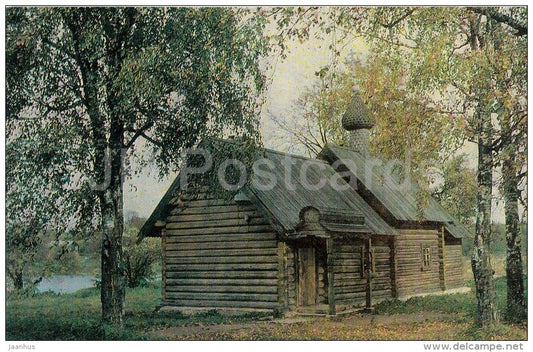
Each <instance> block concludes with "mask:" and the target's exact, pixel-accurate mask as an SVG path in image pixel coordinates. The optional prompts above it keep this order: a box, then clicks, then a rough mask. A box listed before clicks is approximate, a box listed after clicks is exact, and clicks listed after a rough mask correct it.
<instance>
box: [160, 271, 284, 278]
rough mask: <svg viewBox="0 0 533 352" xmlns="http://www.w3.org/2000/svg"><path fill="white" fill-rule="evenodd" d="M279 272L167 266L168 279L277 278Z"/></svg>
mask: <svg viewBox="0 0 533 352" xmlns="http://www.w3.org/2000/svg"><path fill="white" fill-rule="evenodd" d="M277 276H278V272H277V271H275V270H263V271H260V270H253V271H242V270H234V271H231V270H225V271H188V270H187V271H169V270H168V268H167V272H166V277H167V279H191V280H192V279H206V280H213V279H236V280H241V279H242V280H244V279H276V280H277Z"/></svg>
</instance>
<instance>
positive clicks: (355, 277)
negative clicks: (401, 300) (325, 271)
mask: <svg viewBox="0 0 533 352" xmlns="http://www.w3.org/2000/svg"><path fill="white" fill-rule="evenodd" d="M365 242H366V241H364V240H362V239H355V238H352V239H349V240H347V239H337V240H335V241H334V247H333V251H334V268H333V269H334V272H335V275H334V277H335V279H334V281H335V286H334V290H335V304H336V305H338V306H356V307H357V306H363V305H365V303H366V289H367V279H366V276H365V273H364V267H363V262H362V261H361V258H362V256H364V251H365ZM372 250H373V253H374V263H373V265H372V267H373V274H374V275H373V279H372V301H373V302H374V301H376V302H377V301H381V300H383V299H389V298H391V297H392V281H391V274H392V273H391V250H392V249H391V245H390V239H389V238H386V237H372Z"/></svg>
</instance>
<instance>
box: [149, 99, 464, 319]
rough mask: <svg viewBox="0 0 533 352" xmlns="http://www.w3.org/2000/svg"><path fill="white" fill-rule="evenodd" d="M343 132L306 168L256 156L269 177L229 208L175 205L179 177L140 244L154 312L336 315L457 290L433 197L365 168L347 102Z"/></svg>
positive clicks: (196, 201) (453, 249)
mask: <svg viewBox="0 0 533 352" xmlns="http://www.w3.org/2000/svg"><path fill="white" fill-rule="evenodd" d="M343 126H344V128H346V129H348V130H350V131H352V137H353V141H352V143H351V145H352V148H343V147H339V146H335V145H328V146H326V147H325V148H324V149H323V150H322V152H321V153H320V154H319V155H318V156H317V158H316V159H311V158H304V157H301V156H296V155H290V154H286V153H280V152H277V151H273V150H262V151H261V153H259V154H260V155H261V158H263V159H266V160H267V161H268V165H270V166H271V167H270V169H269V171H270V174H268V175H266V174H264V173H257V174H254V177H253V179H252V181H251V182H249V183H248V184H246V185H245V186H244V187H243V188H242V189H241V190H240V191H239V192H238V193H237V194H236V195H235V197H234V198H233V199H231V200H224V199H217V197H214V196H213V195H212V194H210V193H209V190H207V192H205V193H202V194H203V196H202V197H200V198H198V197H195V198H188V197H186V196H180V195H179V194H183V193H180V181H179V176H178V178H176V180H175V181H174V182H173V184H172V185H171V187H170V188H169V190H168V191H167V193H166V194H165V196H164V197H163V198H162V200H161V202H160V203H159V204H158V206H157V207H156V209H155V210H154V212H153V213H152V215H151V216H150V218H149V219H148V220H147V222H146V223H145V225H144V226H143V228H142V229H141V232H140V234H139V237H140V239H142V238H143V237H147V236H156V237H161V240H162V301H161V307H173V308H174V309H180V310H183V311H191V310H195V309H216V310H223V311H250V310H257V311H264V310H269V311H273V312H275V313H276V314H287V313H302V314H326V315H335V314H339V313H342V312H348V311H352V310H354V309H361V308H367V309H369V308H371V307H372V306H373V304H375V303H376V302H379V301H382V300H386V299H393V298H406V297H410V296H412V295H420V294H429V293H443V292H454V291H457V290H461V289H464V282H463V263H462V254H461V244H462V240H461V239H462V238H463V237H464V236H468V233H467V231H466V229H465V228H464V227H463V226H462V225H461V224H459V223H458V222H457V221H456V220H454V219H453V217H451V216H450V215H449V214H448V213H447V212H446V211H445V210H444V209H443V208H442V207H441V206H440V205H439V204H438V203H437V202H436V201H435V200H434V199H431V198H430V199H429V200H427V201H426V202H424V203H423V205H421V204H420V202H419V201H418V200H417V194H418V188H417V186H416V182H412V181H411V180H409V179H407V180H406V177H404V180H403V181H401V182H400V181H398V180H396V181H398V182H396V181H394V177H391V176H390V175H388V174H389V173H391V172H390V170H388V169H390V168H387V167H384V166H383V162H380V161H379V160H378V159H375V158H373V162H372V163H371V164H372V165H371V167H369V165H368V163H369V162H368V161H369V160H370V154H369V153H368V150H367V139H368V130H369V129H370V128H372V126H373V119H372V117H371V115H370V113H369V112H368V110H367V109H366V107H365V106H364V104H363V102H362V100H361V98H360V97H359V96H358V95H355V96H354V99H353V102H352V104H351V106H350V108H349V109H348V111H347V112H346V114H345V116H344V118H343ZM376 160H378V162H376ZM287 165H290V167H287ZM302 170H305V172H302ZM302 175H304V176H305V177H303V178H302ZM387 178H389V180H387ZM273 180H274V182H272V181H273ZM265 184H268V187H265Z"/></svg>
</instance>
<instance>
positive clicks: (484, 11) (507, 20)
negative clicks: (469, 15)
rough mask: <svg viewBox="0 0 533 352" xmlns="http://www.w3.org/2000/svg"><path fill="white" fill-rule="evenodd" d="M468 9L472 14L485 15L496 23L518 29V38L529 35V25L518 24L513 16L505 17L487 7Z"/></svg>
mask: <svg viewBox="0 0 533 352" xmlns="http://www.w3.org/2000/svg"><path fill="white" fill-rule="evenodd" d="M467 9H468V10H470V11H472V12H475V13H478V14H481V15H484V16H486V17H490V18H492V19H493V20H495V21H496V22H499V23H504V24H506V25H508V26H509V27H511V28H513V29H516V30H517V32H516V33H515V35H516V36H517V37H520V36H523V35H527V24H522V23H520V22H518V21H517V20H515V19H514V18H512V17H511V16H508V15H505V14H503V13H500V12H497V11H494V10H492V9H490V8H486V7H467Z"/></svg>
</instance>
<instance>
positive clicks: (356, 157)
mask: <svg viewBox="0 0 533 352" xmlns="http://www.w3.org/2000/svg"><path fill="white" fill-rule="evenodd" d="M318 157H319V158H321V159H323V160H327V161H328V162H329V163H331V164H333V163H337V165H339V166H341V168H342V169H344V170H347V171H348V172H349V173H350V176H352V175H353V176H354V177H355V178H356V179H357V181H359V182H358V185H360V187H359V189H358V192H359V193H360V194H362V195H363V196H364V197H365V199H366V200H367V201H368V200H369V199H371V200H372V203H373V204H375V206H376V207H379V208H380V209H383V210H384V211H385V212H386V213H387V214H389V215H391V216H392V217H394V219H395V220H396V221H400V222H402V221H404V222H420V221H423V222H437V223H442V224H443V225H444V226H445V227H446V230H447V231H448V232H449V233H450V234H451V235H452V236H454V237H457V238H460V237H464V236H467V235H468V231H467V230H466V229H465V228H464V226H462V225H461V224H460V223H459V222H458V221H457V220H455V219H454V218H453V217H452V216H451V215H450V214H449V213H448V212H447V211H446V210H445V209H444V208H443V207H442V206H441V205H440V204H439V203H438V202H437V201H436V200H435V199H433V198H432V197H429V198H428V199H427V201H426V202H424V203H425V204H423V205H422V206H421V205H420V204H419V203H420V202H419V201H418V200H417V196H418V192H419V187H418V185H417V183H416V182H414V181H412V180H410V179H408V180H407V181H406V182H400V181H399V180H398V179H397V178H396V177H395V175H394V173H393V172H392V171H391V170H392V169H393V168H392V167H391V166H392V164H393V163H389V164H387V163H385V161H384V160H381V159H377V158H372V159H368V158H365V157H363V155H361V154H360V153H358V152H355V151H353V150H350V149H347V148H342V147H339V146H336V145H331V144H330V145H327V146H326V147H324V149H323V150H322V151H321V152H320V154H319V156H318ZM395 164H396V165H398V164H399V163H398V162H395ZM376 202H377V203H379V204H376Z"/></svg>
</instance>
